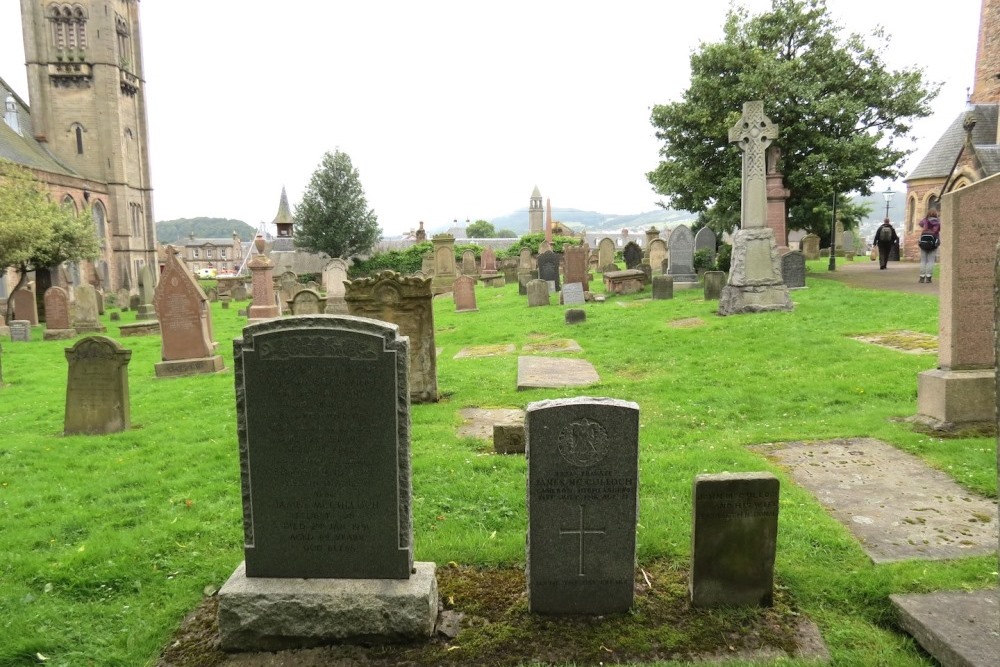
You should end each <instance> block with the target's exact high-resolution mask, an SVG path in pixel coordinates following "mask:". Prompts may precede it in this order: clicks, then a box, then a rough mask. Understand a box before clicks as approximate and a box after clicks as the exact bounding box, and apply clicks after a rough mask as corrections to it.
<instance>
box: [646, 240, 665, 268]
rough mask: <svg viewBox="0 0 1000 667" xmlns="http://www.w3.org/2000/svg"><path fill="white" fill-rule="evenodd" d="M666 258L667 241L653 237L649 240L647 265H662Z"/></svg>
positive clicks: (657, 266)
mask: <svg viewBox="0 0 1000 667" xmlns="http://www.w3.org/2000/svg"><path fill="white" fill-rule="evenodd" d="M666 258H667V242H666V241H664V240H663V239H659V238H657V239H653V240H652V241H650V242H649V265H650V266H652V267H655V268H657V269H658V268H660V267H661V266H663V260H665V259H666Z"/></svg>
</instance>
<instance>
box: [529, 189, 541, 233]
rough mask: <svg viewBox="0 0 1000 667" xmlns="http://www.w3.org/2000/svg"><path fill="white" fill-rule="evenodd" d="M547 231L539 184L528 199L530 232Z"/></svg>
mask: <svg viewBox="0 0 1000 667" xmlns="http://www.w3.org/2000/svg"><path fill="white" fill-rule="evenodd" d="M544 231H545V209H544V208H543V207H542V193H541V192H539V190H538V186H537V185H536V186H535V189H534V190H532V191H531V199H530V200H529V201H528V233H529V234H541V233H542V232H544Z"/></svg>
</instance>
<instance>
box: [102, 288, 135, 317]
mask: <svg viewBox="0 0 1000 667" xmlns="http://www.w3.org/2000/svg"><path fill="white" fill-rule="evenodd" d="M102 303H104V299H102V298H101V292H100V291H99V290H98V292H97V313H98V314H99V315H103V314H104V308H103V307H102V306H101V304H102ZM141 305H142V297H140V296H139V295H138V294H130V295H129V297H128V307H129V310H136V311H137V310H139V306H141Z"/></svg>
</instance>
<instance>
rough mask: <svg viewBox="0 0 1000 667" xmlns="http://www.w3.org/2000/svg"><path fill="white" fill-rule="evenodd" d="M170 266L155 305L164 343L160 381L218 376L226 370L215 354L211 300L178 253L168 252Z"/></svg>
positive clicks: (162, 280)
mask: <svg viewBox="0 0 1000 667" xmlns="http://www.w3.org/2000/svg"><path fill="white" fill-rule="evenodd" d="M166 254H167V260H166V266H165V267H164V269H163V274H162V275H161V276H160V283H159V284H158V285H157V286H156V294H155V295H154V297H153V305H154V307H155V308H156V315H157V319H158V320H159V321H160V332H161V334H162V341H161V345H160V358H161V359H162V361H161V362H160V363H158V364H156V366H155V367H154V368H155V371H156V376H157V377H170V376H176V375H193V374H196V373H214V372H215V371H220V370H222V367H223V363H222V357H221V356H220V355H218V354H216V353H215V342H214V341H213V340H212V314H211V311H210V309H209V305H208V298H207V297H206V296H205V292H203V291H202V289H201V287H200V286H199V285H198V281H197V280H196V279H195V277H194V274H193V273H191V271H190V270H189V269H188V268H187V265H186V264H185V263H184V260H183V259H181V258H180V256H179V255H178V254H177V251H176V250H173V249H172V248H168V249H167V253H166Z"/></svg>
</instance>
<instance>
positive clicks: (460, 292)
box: [452, 276, 479, 313]
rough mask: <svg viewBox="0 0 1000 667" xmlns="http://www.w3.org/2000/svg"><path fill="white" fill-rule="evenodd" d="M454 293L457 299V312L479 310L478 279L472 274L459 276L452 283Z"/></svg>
mask: <svg viewBox="0 0 1000 667" xmlns="http://www.w3.org/2000/svg"><path fill="white" fill-rule="evenodd" d="M452 295H453V297H454V299H455V312H456V313H468V312H475V311H478V310H479V308H477V307H476V279H475V278H473V277H472V276H459V277H458V278H455V282H454V284H453V285H452Z"/></svg>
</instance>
